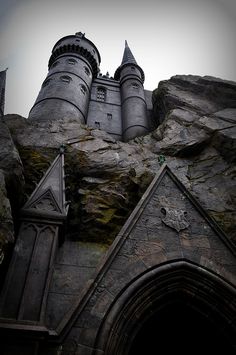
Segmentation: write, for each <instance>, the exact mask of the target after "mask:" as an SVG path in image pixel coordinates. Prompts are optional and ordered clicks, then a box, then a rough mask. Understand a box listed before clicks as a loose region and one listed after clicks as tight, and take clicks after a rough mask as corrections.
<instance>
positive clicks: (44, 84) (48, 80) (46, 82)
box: [42, 79, 52, 88]
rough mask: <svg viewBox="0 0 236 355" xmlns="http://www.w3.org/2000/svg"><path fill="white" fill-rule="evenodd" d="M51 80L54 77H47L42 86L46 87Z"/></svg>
mask: <svg viewBox="0 0 236 355" xmlns="http://www.w3.org/2000/svg"><path fill="white" fill-rule="evenodd" d="M51 80H52V79H46V80H45V81H44V82H43V84H42V87H43V88H44V87H45V86H47V85H48V84H49V83H50V81H51Z"/></svg>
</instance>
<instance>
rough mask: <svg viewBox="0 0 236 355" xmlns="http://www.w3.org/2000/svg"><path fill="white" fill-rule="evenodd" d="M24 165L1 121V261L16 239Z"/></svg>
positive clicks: (6, 128) (21, 198)
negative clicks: (15, 229)
mask: <svg viewBox="0 0 236 355" xmlns="http://www.w3.org/2000/svg"><path fill="white" fill-rule="evenodd" d="M23 186H24V177H23V167H22V162H21V159H20V156H19V153H18V150H17V149H16V147H15V145H14V143H13V140H12V137H11V134H10V130H9V129H8V127H7V125H5V124H4V122H3V121H2V120H1V121H0V249H1V252H0V262H1V261H2V259H3V257H4V253H5V251H6V250H7V246H8V244H9V243H13V241H14V223H13V220H14V219H15V220H16V216H17V212H18V210H19V206H20V205H21V203H22V200H23Z"/></svg>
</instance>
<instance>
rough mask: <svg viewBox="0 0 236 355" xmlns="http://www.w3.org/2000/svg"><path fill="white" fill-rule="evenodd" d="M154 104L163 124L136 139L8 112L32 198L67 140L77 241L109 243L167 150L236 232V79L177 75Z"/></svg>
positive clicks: (72, 228) (73, 232)
mask: <svg viewBox="0 0 236 355" xmlns="http://www.w3.org/2000/svg"><path fill="white" fill-rule="evenodd" d="M153 102H154V111H155V112H156V118H157V120H158V119H159V120H160V121H161V122H162V124H161V125H159V127H158V128H157V129H156V130H155V131H153V132H152V133H151V134H149V135H147V136H144V137H139V138H136V139H134V140H133V141H130V142H129V143H122V142H117V141H115V140H114V139H113V138H112V137H111V136H110V135H109V134H107V133H105V132H103V131H101V130H96V129H93V128H89V127H86V126H84V125H81V124H79V123H77V122H75V121H74V120H69V121H67V122H64V121H63V120H59V121H58V122H50V121H49V122H46V121H45V122H40V123H37V122H33V123H32V122H31V123H29V122H28V121H27V120H26V119H24V118H22V117H20V116H17V115H7V116H5V119H4V120H5V125H4V129H5V130H6V125H7V126H8V128H9V130H10V132H11V134H12V138H13V140H14V143H15V145H16V146H17V148H18V150H19V153H20V157H21V160H22V162H23V166H24V177H25V180H26V187H25V199H26V198H27V197H28V196H29V195H30V193H31V192H32V191H33V190H34V188H35V186H36V184H37V183H38V182H39V180H40V178H41V177H42V175H43V174H44V172H45V171H46V170H47V168H48V166H49V164H50V163H51V162H52V160H53V159H54V158H55V156H56V155H57V153H58V150H59V148H60V145H61V144H64V145H65V146H66V155H65V164H66V165H65V169H66V173H67V174H68V176H67V178H66V185H67V186H68V187H69V188H70V189H69V190H67V193H66V194H67V199H68V200H70V201H71V204H70V212H69V223H68V234H69V235H70V236H71V237H72V238H73V239H79V240H86V241H88V240H89V241H94V242H100V243H105V244H109V243H110V242H111V241H112V240H113V238H114V237H115V235H116V234H117V232H118V231H119V229H120V228H121V226H122V225H123V224H124V222H125V220H126V219H127V217H128V215H129V214H130V212H131V211H132V209H133V208H134V206H135V205H136V203H137V202H138V200H139V198H140V197H141V196H142V193H143V192H144V191H145V189H146V188H147V186H148V185H149V183H150V182H151V180H152V178H153V176H154V175H155V173H156V172H157V171H158V169H159V168H160V163H159V158H160V156H162V155H164V158H165V161H166V162H167V163H168V164H169V165H170V167H171V168H172V169H173V170H174V171H175V173H176V175H177V176H178V177H179V178H180V180H181V181H182V182H183V183H184V184H185V186H186V187H187V188H189V189H190V190H191V191H192V192H193V194H194V195H195V196H196V197H197V198H198V199H199V201H200V202H201V203H202V204H203V206H204V207H205V208H206V209H207V210H208V211H209V212H210V213H211V215H212V216H213V217H215V218H216V219H217V221H218V222H220V225H221V226H222V228H223V229H224V230H225V231H226V232H227V233H228V234H229V236H230V237H231V238H236V236H234V233H235V232H234V230H235V229H236V228H235V225H236V216H235V209H236V208H235V196H234V192H233V191H235V182H234V181H235V180H234V177H235V168H234V165H233V163H234V160H235V156H236V154H235V117H236V116H235V110H236V83H234V82H229V81H224V80H221V79H217V78H212V77H198V76H179V75H177V76H175V77H172V78H171V79H170V80H167V81H163V82H160V84H159V87H158V89H156V90H155V91H154V94H153ZM8 135H9V131H8ZM11 142H12V140H11ZM2 144H3V145H4V144H5V143H4V142H2ZM11 144H13V143H11ZM12 147H14V145H12ZM14 149H15V148H14ZM7 151H9V149H7ZM15 154H16V155H15V156H17V152H16V153H15ZM5 162H6V160H5ZM4 164H6V163H4ZM8 164H9V163H8V162H7V166H8ZM6 170H9V169H8V168H7V169H6Z"/></svg>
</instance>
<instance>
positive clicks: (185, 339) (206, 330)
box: [129, 302, 235, 355]
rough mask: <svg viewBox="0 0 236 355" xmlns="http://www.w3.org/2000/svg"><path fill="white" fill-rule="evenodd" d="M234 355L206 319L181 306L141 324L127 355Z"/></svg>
mask: <svg viewBox="0 0 236 355" xmlns="http://www.w3.org/2000/svg"><path fill="white" fill-rule="evenodd" d="M205 353H209V354H213V353H220V354H227V355H234V354H235V350H234V349H233V348H232V347H231V345H230V344H229V342H228V341H227V339H226V338H225V336H224V334H223V333H222V332H221V331H220V330H219V329H218V328H217V327H216V326H215V324H214V323H213V322H211V321H210V320H209V319H208V318H207V317H206V316H204V315H202V314H200V313H199V312H197V311H196V310H194V309H192V308H190V307H189V306H187V305H186V304H184V303H183V302H176V303H173V304H171V305H168V306H166V307H164V308H162V309H161V310H159V311H158V312H156V313H154V314H153V315H152V316H151V317H149V319H148V320H146V321H145V322H144V324H143V325H142V327H141V329H140V330H139V331H138V333H137V334H136V336H135V338H134V339H133V342H132V345H131V348H130V351H129V355H137V354H146V355H161V354H164V355H165V354H181V355H189V354H191V355H195V354H196V355H197V354H198V355H199V354H205Z"/></svg>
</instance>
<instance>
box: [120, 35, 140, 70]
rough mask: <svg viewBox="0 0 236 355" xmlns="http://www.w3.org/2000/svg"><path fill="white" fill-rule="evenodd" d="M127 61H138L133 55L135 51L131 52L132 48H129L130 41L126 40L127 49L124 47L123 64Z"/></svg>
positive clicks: (133, 62)
mask: <svg viewBox="0 0 236 355" xmlns="http://www.w3.org/2000/svg"><path fill="white" fill-rule="evenodd" d="M127 63H129V64H137V62H136V60H135V58H134V56H133V53H132V52H131V50H130V48H129V45H128V42H127V41H126V40H125V49H124V54H123V58H122V62H121V65H124V64H127Z"/></svg>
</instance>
